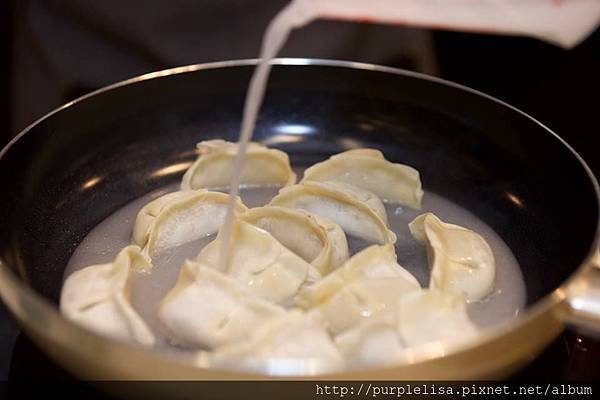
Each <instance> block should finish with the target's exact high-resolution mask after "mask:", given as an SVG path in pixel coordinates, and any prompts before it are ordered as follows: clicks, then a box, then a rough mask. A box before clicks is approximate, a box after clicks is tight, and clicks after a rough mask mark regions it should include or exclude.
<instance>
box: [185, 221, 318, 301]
mask: <svg viewBox="0 0 600 400" xmlns="http://www.w3.org/2000/svg"><path fill="white" fill-rule="evenodd" d="M222 243H223V238H222V237H221V234H220V233H219V235H217V238H216V239H215V240H214V241H212V242H211V243H209V244H208V245H207V246H205V247H204V248H203V249H202V250H201V251H200V254H198V257H197V258H196V260H197V261H198V262H200V263H202V264H205V265H208V266H210V267H211V268H215V269H219V268H220V264H219V256H220V248H221V245H222ZM229 244H230V247H229V252H228V260H227V263H226V270H225V271H222V272H224V273H225V274H226V275H229V276H231V277H233V278H234V279H236V280H237V281H238V282H240V283H241V284H242V285H243V286H245V287H247V288H248V289H249V290H250V291H251V292H252V293H254V294H255V295H257V296H259V297H262V298H264V299H267V300H270V301H273V302H276V303H281V304H287V303H288V302H290V301H291V300H292V299H293V297H294V296H295V295H296V293H297V292H298V290H299V289H300V287H301V286H302V285H303V284H304V283H305V281H306V280H307V279H308V278H309V271H310V270H311V269H313V270H314V267H312V266H311V265H310V264H309V263H307V262H306V261H304V260H303V259H302V258H301V257H300V256H297V255H296V254H294V253H293V252H292V251H291V250H289V249H287V248H286V247H285V246H283V245H282V244H281V243H279V242H278V241H277V239H275V238H274V237H273V236H272V235H271V234H270V233H269V232H267V231H265V230H263V229H260V228H258V227H256V226H254V225H250V224H249V223H247V222H244V221H241V220H239V219H236V220H235V221H234V223H233V228H232V231H231V240H230V243H229ZM314 275H316V276H317V277H318V276H319V273H318V271H316V270H315V271H314V272H311V274H310V276H311V277H312V276H314ZM313 279H318V278H313Z"/></svg>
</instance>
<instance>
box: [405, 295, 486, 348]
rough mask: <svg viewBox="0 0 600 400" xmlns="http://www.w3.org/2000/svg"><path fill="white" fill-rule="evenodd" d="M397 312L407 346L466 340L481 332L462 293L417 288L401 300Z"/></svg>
mask: <svg viewBox="0 0 600 400" xmlns="http://www.w3.org/2000/svg"><path fill="white" fill-rule="evenodd" d="M396 312H397V315H396V317H397V320H398V332H399V333H400V337H401V338H402V341H403V343H404V344H405V345H406V346H407V347H409V346H419V345H422V344H426V343H431V342H443V343H450V342H454V343H456V342H462V341H467V340H471V339H473V338H474V337H475V336H476V335H477V333H478V330H477V328H476V327H475V325H474V324H473V323H472V322H471V320H470V319H469V316H468V315H467V307H466V302H465V300H464V297H463V296H460V295H455V294H451V293H445V292H442V291H440V290H435V289H434V290H421V291H416V292H413V293H409V294H407V295H406V296H402V297H401V298H400V299H399V301H398V304H397V310H396Z"/></svg>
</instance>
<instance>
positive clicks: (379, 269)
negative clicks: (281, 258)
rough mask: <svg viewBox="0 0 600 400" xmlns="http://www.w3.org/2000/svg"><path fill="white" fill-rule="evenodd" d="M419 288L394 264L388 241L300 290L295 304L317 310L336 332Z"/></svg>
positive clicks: (369, 249) (359, 254)
mask: <svg viewBox="0 0 600 400" xmlns="http://www.w3.org/2000/svg"><path fill="white" fill-rule="evenodd" d="M420 288H421V286H420V285H419V282H417V280H416V279H415V277H414V276H413V275H412V274H411V273H410V272H408V271H407V270H405V269H404V268H402V267H401V266H400V265H399V264H398V263H397V261H396V254H395V252H394V246H393V245H392V244H387V245H385V246H377V245H373V246H371V247H368V248H366V249H365V250H363V251H361V252H359V253H357V254H355V255H354V256H353V257H351V258H350V259H349V260H348V261H347V262H346V263H345V264H344V265H343V266H341V267H340V268H338V269H336V270H335V271H333V272H332V273H330V274H329V275H327V276H326V277H324V278H323V279H322V280H320V281H319V282H317V283H315V284H314V285H312V286H311V287H308V288H304V289H303V290H301V291H300V293H299V294H298V296H296V304H297V305H298V306H300V307H301V308H303V309H306V310H309V309H316V310H315V311H318V312H320V314H321V317H322V319H323V321H325V323H326V325H327V328H328V330H329V331H330V332H331V333H332V334H333V335H337V334H339V333H341V332H343V331H345V330H347V329H350V328H352V327H353V326H356V325H357V324H359V323H360V322H362V321H363V320H364V319H366V318H370V317H372V316H375V315H378V314H380V313H382V312H384V311H386V310H387V309H388V308H389V307H390V306H392V305H394V304H395V303H396V301H397V300H398V298H399V297H401V296H403V295H405V294H406V293H408V292H411V291H414V290H419V289H420Z"/></svg>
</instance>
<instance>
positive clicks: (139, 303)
mask: <svg viewBox="0 0 600 400" xmlns="http://www.w3.org/2000/svg"><path fill="white" fill-rule="evenodd" d="M178 188H179V186H178V185H172V186H169V187H166V188H163V189H161V190H157V191H154V192H152V193H149V194H147V195H146V196H143V197H141V198H139V199H136V200H135V201H133V202H131V203H130V204H128V205H126V206H125V207H123V208H121V209H119V210H117V211H116V212H114V213H113V214H112V215H110V216H109V217H108V218H106V220H104V221H103V222H101V223H100V224H99V225H98V226H96V227H95V228H94V229H93V230H92V231H91V232H90V233H89V234H88V235H87V236H86V237H85V238H84V240H83V241H82V242H81V244H80V245H79V247H78V248H77V249H76V250H75V252H74V253H73V256H72V257H71V259H70V260H69V264H68V266H67V268H66V270H65V278H66V277H67V276H68V275H69V274H71V273H72V272H74V271H76V270H78V269H81V268H84V267H87V266H89V265H94V264H101V263H107V262H111V261H112V260H114V258H115V257H116V255H117V254H118V253H119V251H120V250H121V249H122V248H123V247H125V246H127V245H129V244H131V240H132V239H131V233H132V229H133V224H134V222H135V217H136V215H137V213H138V211H139V210H140V209H141V208H142V207H143V206H144V205H145V204H146V203H148V202H149V201H151V200H153V199H155V198H157V197H159V196H161V195H163V194H165V193H167V192H169V191H174V190H177V189H178ZM276 193H277V189H275V188H265V189H242V191H241V198H242V201H243V202H244V204H246V205H247V206H248V207H257V206H261V205H264V204H266V203H268V202H269V200H270V199H271V198H272V197H273V196H274V195H275V194H276ZM386 210H387V214H388V218H389V222H390V228H391V229H392V230H393V231H394V232H395V233H396V235H397V236H398V241H397V242H396V253H397V255H398V262H399V263H400V265H402V266H403V267H405V268H406V269H408V270H409V271H410V272H412V273H413V274H414V275H415V276H416V277H417V279H418V280H419V282H420V283H421V285H423V286H424V287H426V286H427V284H428V281H429V267H428V263H427V254H426V250H425V246H424V245H423V244H422V243H419V242H417V241H416V240H415V239H414V238H413V237H412V236H411V234H410V232H409V230H408V223H409V222H411V221H412V220H413V219H414V218H415V217H416V216H417V215H419V214H421V213H423V212H427V211H431V212H433V213H435V214H436V215H437V216H439V217H440V218H441V219H442V220H444V221H447V222H450V223H455V224H459V225H462V226H465V227H467V228H470V229H472V230H474V231H475V232H477V233H479V234H481V235H482V236H483V237H484V238H485V239H486V240H487V242H488V243H489V244H490V246H491V248H492V250H493V252H494V256H495V258H496V266H497V274H496V281H495V288H494V292H493V293H492V294H491V295H490V296H489V297H488V298H487V299H485V300H484V301H482V302H480V303H474V304H469V306H468V311H469V315H470V316H471V318H472V320H473V321H474V322H475V323H476V324H477V325H478V326H480V327H486V326H489V325H491V324H495V323H498V322H502V321H505V320H507V319H510V318H512V317H514V316H515V315H516V314H517V313H518V312H519V310H521V309H522V308H523V307H524V305H525V284H524V282H523V276H522V275H521V270H520V268H519V265H518V263H517V261H516V259H515V257H514V256H513V254H512V252H511V251H510V249H509V248H508V246H507V245H506V244H505V243H504V242H503V241H502V239H501V238H500V237H499V236H498V235H497V234H496V233H495V232H494V231H493V230H492V229H491V228H490V227H489V226H488V225H486V224H485V223H484V222H483V221H481V220H480V219H478V218H477V217H476V216H474V215H473V214H471V213H470V212H469V211H467V210H465V209H464V208H462V207H460V206H458V205H456V204H454V203H452V202H450V201H448V200H446V199H444V198H443V197H440V196H438V195H436V194H435V193H431V192H427V191H426V192H425V195H424V197H423V208H422V209H421V210H419V211H416V210H411V209H409V208H402V207H397V206H394V205H386ZM213 239H214V235H211V236H208V237H206V238H203V239H200V240H197V241H195V242H191V243H188V244H185V245H182V246H180V247H178V248H176V249H172V250H170V251H166V252H164V253H163V254H160V255H159V256H158V257H154V258H153V264H154V267H153V269H152V271H151V272H150V273H140V272H135V273H134V274H133V279H132V288H131V299H132V303H133V307H134V308H135V309H136V310H137V311H138V312H139V313H140V315H141V316H142V318H143V319H144V320H145V321H146V322H147V323H148V325H149V326H150V328H151V329H152V330H153V332H154V333H155V334H156V336H157V339H158V346H157V347H158V348H161V349H172V350H175V349H176V348H175V347H173V346H170V345H169V344H168V342H167V340H166V338H165V337H164V336H163V333H162V329H161V327H160V325H159V323H158V321H157V317H156V310H157V306H158V303H159V302H160V300H161V299H162V298H163V297H164V296H165V295H166V293H167V292H168V291H169V290H170V289H171V288H172V287H173V286H174V285H175V281H176V280H177V275H178V274H179V269H180V267H181V265H182V263H183V262H184V260H185V259H186V258H193V257H195V256H196V255H197V254H198V252H199V251H200V250H201V249H202V247H204V246H205V245H206V244H208V243H209V242H210V241H212V240H213ZM348 243H349V246H350V251H351V254H354V253H356V252H357V251H359V250H361V249H362V248H364V247H366V246H367V245H368V243H366V242H365V241H363V240H360V239H356V238H352V237H348Z"/></svg>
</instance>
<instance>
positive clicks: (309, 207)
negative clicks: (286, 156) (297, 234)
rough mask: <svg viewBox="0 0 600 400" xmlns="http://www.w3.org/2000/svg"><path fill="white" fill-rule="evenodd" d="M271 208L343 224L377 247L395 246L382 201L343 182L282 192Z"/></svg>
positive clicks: (394, 237)
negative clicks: (307, 214)
mask: <svg viewBox="0 0 600 400" xmlns="http://www.w3.org/2000/svg"><path fill="white" fill-rule="evenodd" d="M269 205H271V206H279V207H287V208H294V209H300V210H305V211H308V212H311V213H314V214H317V215H320V216H322V217H325V218H327V219H329V220H331V221H333V222H335V223H337V224H339V225H340V226H341V227H342V229H344V231H345V232H346V233H347V234H349V235H352V236H355V237H359V238H362V239H365V240H368V241H371V242H374V243H377V244H385V243H394V242H395V241H396V235H395V234H394V232H392V231H391V230H389V229H388V227H387V224H388V222H387V215H386V213H385V207H384V206H383V203H382V202H381V200H380V199H379V198H378V197H377V196H375V195H374V194H373V193H371V192H367V191H365V190H362V189H359V188H357V187H354V186H352V185H347V184H344V183H339V182H305V183H302V184H300V185H293V186H289V187H286V188H283V189H281V190H280V191H279V193H278V194H277V196H275V197H274V198H273V199H272V200H271V202H270V203H269Z"/></svg>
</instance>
